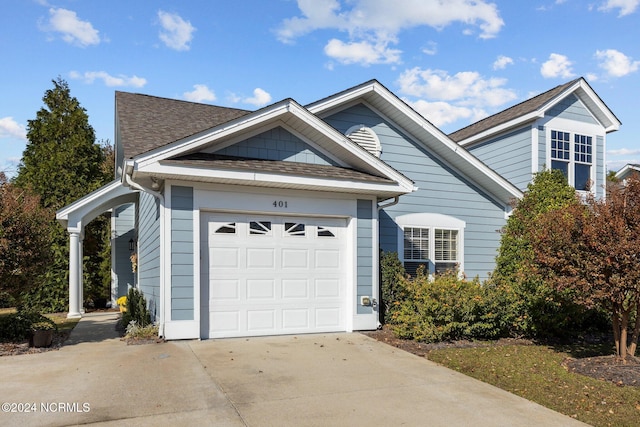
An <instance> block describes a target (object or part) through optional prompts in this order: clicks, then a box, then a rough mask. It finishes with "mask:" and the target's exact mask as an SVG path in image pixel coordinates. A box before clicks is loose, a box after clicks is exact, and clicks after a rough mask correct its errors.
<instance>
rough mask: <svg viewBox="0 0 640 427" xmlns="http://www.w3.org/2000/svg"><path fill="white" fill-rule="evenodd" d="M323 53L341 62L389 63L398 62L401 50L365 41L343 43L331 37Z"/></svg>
mask: <svg viewBox="0 0 640 427" xmlns="http://www.w3.org/2000/svg"><path fill="white" fill-rule="evenodd" d="M324 53H325V54H326V55H327V56H329V57H331V58H333V59H335V60H336V61H338V62H341V63H343V64H361V65H364V66H367V65H370V64H391V63H396V62H399V60H400V53H401V51H399V50H397V49H389V48H388V47H387V46H386V44H384V43H379V44H376V45H373V44H371V43H369V42H367V41H362V42H350V43H344V42H342V41H340V40H338V39H332V40H330V41H329V43H327V45H326V46H325V47H324Z"/></svg>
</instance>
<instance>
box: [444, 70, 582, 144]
mask: <svg viewBox="0 0 640 427" xmlns="http://www.w3.org/2000/svg"><path fill="white" fill-rule="evenodd" d="M580 79H582V77H580V78H577V79H575V80H572V81H570V82H568V83H565V84H562V85H560V86H556V87H554V88H553V89H551V90H548V91H546V92H544V93H541V94H540V95H537V96H534V97H533V98H531V99H528V100H526V101H523V102H521V103H519V104H517V105H514V106H513V107H510V108H507V109H506V110H503V111H501V112H499V113H497V114H494V115H492V116H489V117H487V118H484V119H482V120H480V121H478V122H475V123H473V124H471V125H469V126H467V127H464V128H462V129H460V130H457V131H455V132H453V133H450V134H449V135H448V136H449V138H451V139H452V140H453V141H454V142H460V141H464V140H465V139H467V138H470V137H472V136H474V135H477V134H479V133H482V132H484V131H486V130H488V129H491V128H493V127H495V126H498V125H501V124H503V123H507V122H509V121H511V120H514V119H516V118H518V117H520V116H524V115H525V114H529V113H532V112H534V111H536V110H538V109H539V108H541V107H542V106H544V105H545V104H546V103H547V102H549V101H550V100H552V99H553V98H555V97H556V96H558V95H559V94H561V93H562V92H563V91H565V90H566V89H567V88H568V87H570V86H572V85H573V84H575V83H576V82H577V81H579V80H580Z"/></svg>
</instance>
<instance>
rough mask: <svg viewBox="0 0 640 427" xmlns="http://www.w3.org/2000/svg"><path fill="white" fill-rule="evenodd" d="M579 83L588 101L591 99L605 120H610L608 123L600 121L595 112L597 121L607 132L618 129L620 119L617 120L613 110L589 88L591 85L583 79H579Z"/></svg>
mask: <svg viewBox="0 0 640 427" xmlns="http://www.w3.org/2000/svg"><path fill="white" fill-rule="evenodd" d="M579 83H580V88H581V89H582V90H583V91H584V93H585V94H586V95H587V97H588V98H589V101H591V102H592V103H593V104H595V106H596V107H597V108H598V110H599V112H600V114H601V115H602V116H604V117H605V118H606V120H608V121H609V122H610V124H607V123H602V121H603V120H602V119H600V118H598V115H597V114H596V118H598V121H599V122H601V123H602V125H603V127H604V128H605V130H606V132H607V133H609V132H614V131H617V130H618V129H620V125H621V124H622V123H621V122H620V120H618V118H617V117H616V116H615V114H613V111H611V109H609V107H607V105H606V104H605V103H604V102H603V101H602V99H600V97H599V96H598V94H597V93H595V92H594V90H593V89H592V88H591V86H589V84H588V83H586V82H585V81H584V80H581V81H580V82H579ZM578 97H579V98H580V96H579V95H578ZM583 102H584V101H583Z"/></svg>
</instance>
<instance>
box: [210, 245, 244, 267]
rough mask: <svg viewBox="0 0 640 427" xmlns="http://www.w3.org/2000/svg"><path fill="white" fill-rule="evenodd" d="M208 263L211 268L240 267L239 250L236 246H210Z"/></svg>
mask: <svg viewBox="0 0 640 427" xmlns="http://www.w3.org/2000/svg"><path fill="white" fill-rule="evenodd" d="M209 251H210V260H209V265H210V266H211V268H238V267H240V250H239V249H238V248H221V247H214V248H210V249H209Z"/></svg>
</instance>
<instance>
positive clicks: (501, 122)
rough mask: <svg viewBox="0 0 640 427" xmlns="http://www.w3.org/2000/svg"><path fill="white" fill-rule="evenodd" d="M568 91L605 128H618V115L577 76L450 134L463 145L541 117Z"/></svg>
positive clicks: (614, 129) (562, 98) (567, 94)
mask: <svg viewBox="0 0 640 427" xmlns="http://www.w3.org/2000/svg"><path fill="white" fill-rule="evenodd" d="M571 94H574V95H575V96H576V97H577V98H578V99H579V100H580V101H581V102H582V103H583V104H584V105H585V107H586V108H587V109H589V111H590V112H591V114H593V116H594V117H595V118H596V119H597V120H598V121H599V122H600V123H601V124H602V126H603V127H604V128H605V130H606V131H607V132H613V131H616V130H618V128H619V126H620V121H619V120H618V118H617V117H616V116H615V115H614V114H613V112H612V111H611V110H610V109H609V108H608V107H607V106H606V104H605V103H604V102H603V101H602V99H600V97H599V96H598V95H597V94H596V93H595V92H594V91H593V89H592V88H591V86H589V84H588V83H587V81H586V80H585V79H584V78H582V77H580V78H577V79H575V80H572V81H570V82H567V83H565V84H562V85H559V86H556V87H554V88H553V89H550V90H548V91H546V92H544V93H541V94H539V95H537V96H534V97H533V98H530V99H528V100H526V101H523V102H521V103H519V104H516V105H514V106H513V107H510V108H507V109H506V110H503V111H501V112H499V113H496V114H494V115H492V116H489V117H486V118H484V119H482V120H480V121H478V122H476V123H473V124H471V125H469V126H466V127H464V128H462V129H460V130H457V131H455V132H453V133H450V134H449V138H451V139H452V140H453V141H455V142H457V143H459V144H460V145H462V146H467V145H470V144H473V143H475V142H478V141H480V140H483V139H486V138H487V137H489V136H491V135H494V134H496V133H500V132H504V131H505V130H508V129H511V128H514V127H517V126H522V125H523V124H525V123H527V122H530V121H533V120H536V119H538V118H541V117H544V115H545V113H546V112H547V111H549V110H550V109H552V108H553V107H554V106H556V105H557V104H558V103H560V102H562V100H564V99H565V98H566V97H567V96H569V95H571Z"/></svg>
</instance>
